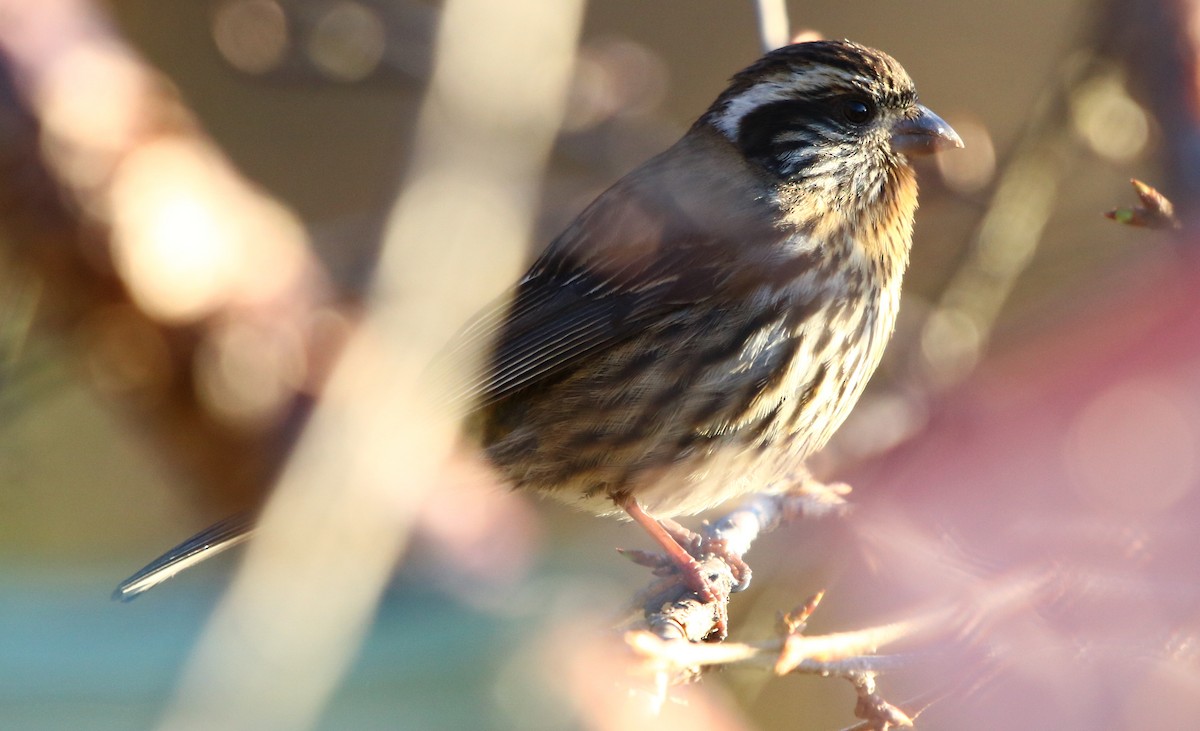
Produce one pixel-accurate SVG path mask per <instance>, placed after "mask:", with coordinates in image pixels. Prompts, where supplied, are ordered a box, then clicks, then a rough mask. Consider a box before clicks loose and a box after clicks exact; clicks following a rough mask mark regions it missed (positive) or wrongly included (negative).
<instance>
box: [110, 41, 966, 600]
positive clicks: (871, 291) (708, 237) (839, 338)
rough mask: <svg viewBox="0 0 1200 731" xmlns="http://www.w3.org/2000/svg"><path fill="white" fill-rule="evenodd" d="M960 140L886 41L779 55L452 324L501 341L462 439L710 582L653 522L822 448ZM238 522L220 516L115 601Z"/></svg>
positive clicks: (894, 306)
mask: <svg viewBox="0 0 1200 731" xmlns="http://www.w3.org/2000/svg"><path fill="white" fill-rule="evenodd" d="M961 146H962V142H961V141H960V139H959V138H958V135H956V134H955V133H954V131H953V130H952V129H951V128H950V127H949V125H947V124H946V123H945V122H943V121H942V120H941V119H940V118H939V117H938V116H937V115H935V114H934V113H933V112H931V111H930V110H929V109H927V108H925V107H923V106H921V105H920V104H918V103H917V95H916V90H915V88H914V86H913V83H912V80H911V79H910V78H909V76H908V74H907V73H906V72H905V71H904V69H903V68H901V66H900V65H899V64H898V63H897V62H896V61H895V60H893V59H892V58H891V57H890V56H888V55H886V54H884V53H882V52H880V51H876V50H873V49H870V48H866V47H864V46H860V45H858V44H855V43H850V42H846V41H818V42H813V43H800V44H795V45H791V46H786V47H783V48H780V49H778V50H775V51H772V52H771V53H768V54H767V55H766V56H764V57H763V58H762V59H761V60H759V61H758V62H757V63H755V64H753V65H752V66H750V67H749V68H747V69H745V70H744V71H742V72H741V73H739V74H737V75H736V76H734V77H733V80H732V82H731V83H730V85H729V87H728V88H727V89H726V90H725V91H724V92H722V94H721V95H720V96H719V97H718V98H717V100H716V101H715V102H713V104H712V106H711V107H709V109H708V111H706V112H705V113H704V114H703V115H702V116H701V117H700V118H699V119H698V120H697V121H696V123H695V124H693V125H692V127H691V129H689V130H688V132H687V133H686V134H685V135H684V136H683V138H682V139H680V140H679V142H677V143H676V144H675V145H673V146H672V147H671V148H669V149H668V150H666V151H665V152H663V153H661V154H660V155H658V156H657V157H655V158H653V159H651V160H649V161H648V162H646V163H645V164H643V165H642V166H641V167H639V168H638V169H636V170H634V171H633V172H631V173H629V174H628V175H626V176H625V177H624V178H622V179H621V180H620V181H618V182H617V183H616V184H615V185H614V186H613V187H611V188H610V189H608V190H607V191H606V192H605V193H603V194H602V195H601V196H600V197H599V198H597V199H596V201H595V202H593V203H592V204H591V205H590V206H589V207H588V208H587V209H586V210H585V211H584V212H583V213H582V214H580V216H579V217H578V218H577V219H576V220H575V221H574V222H573V223H572V224H571V225H570V226H569V227H568V228H567V229H566V230H565V231H564V232H563V233H562V234H561V235H559V236H558V238H556V239H555V240H554V241H553V242H552V243H551V244H550V246H549V247H548V248H547V250H546V251H545V253H544V254H542V256H541V257H540V258H539V259H538V260H537V262H536V263H535V264H534V265H533V267H532V268H531V269H530V270H529V272H528V273H527V274H526V275H525V276H524V277H523V278H522V279H521V281H520V282H519V283H518V285H517V287H516V291H515V294H514V296H513V298H512V301H511V302H510V303H506V305H505V306H503V307H501V308H499V309H497V310H496V311H495V312H491V313H486V314H484V315H482V316H481V317H480V318H479V319H478V320H477V321H476V322H474V323H473V324H472V325H469V326H468V327H467V328H466V329H465V330H464V331H463V333H462V334H461V335H460V339H459V343H460V344H473V345H477V344H479V343H481V342H482V343H486V344H487V345H488V346H489V347H490V348H491V351H490V352H491V353H492V356H491V358H490V360H489V361H488V362H487V363H486V365H485V367H484V368H483V369H482V370H481V371H480V373H479V374H478V377H477V378H476V379H474V380H472V381H471V382H469V383H468V384H466V385H465V386H464V387H463V388H462V389H461V390H460V391H459V392H457V393H456V394H454V396H453V400H455V401H457V402H458V403H460V404H469V405H470V406H469V409H470V411H471V415H470V417H469V418H468V426H469V431H470V432H471V433H472V434H473V435H474V436H475V437H476V438H477V439H478V440H479V442H480V443H481V444H482V446H483V449H484V450H485V452H486V454H487V456H488V458H489V459H490V460H491V461H492V463H493V464H494V465H495V466H496V467H497V468H498V469H499V470H500V472H501V473H502V474H503V475H505V476H506V477H507V478H508V479H509V480H510V481H511V482H512V484H513V485H514V486H516V487H517V488H520V489H526V490H533V491H537V492H539V493H543V494H547V495H551V496H553V497H555V498H557V499H560V500H563V501H566V502H568V503H571V504H574V505H578V506H580V507H582V508H585V509H587V510H591V511H593V512H596V513H600V514H611V513H622V512H624V513H627V514H628V515H629V516H630V517H632V518H633V519H634V520H636V521H637V522H638V523H639V524H641V525H642V526H643V527H644V528H646V530H647V531H649V532H650V534H651V535H652V536H653V537H654V538H655V539H656V540H657V541H658V542H659V543H660V544H661V545H662V546H663V548H664V549H665V550H666V551H667V552H668V555H669V556H671V557H672V558H673V559H674V560H675V561H676V563H677V564H678V565H679V566H680V568H681V569H682V571H683V575H684V579H685V581H686V582H687V584H688V586H689V587H690V588H692V589H694V590H696V591H698V592H701V593H708V591H709V590H708V587H707V585H706V583H705V580H704V578H703V577H702V576H700V574H699V572H698V570H697V567H696V562H695V561H694V559H692V557H691V556H690V555H689V554H688V553H687V552H686V551H685V550H684V549H682V548H681V547H680V546H679V545H678V543H676V542H675V540H674V539H673V538H672V537H671V536H670V535H669V534H668V533H667V531H666V530H664V529H663V527H662V525H661V524H660V523H659V522H658V520H657V519H656V517H657V518H665V517H669V516H675V515H683V514H694V513H698V512H701V511H703V510H706V509H708V508H712V507H714V506H716V505H718V504H720V503H722V502H724V501H726V500H728V499H730V498H732V497H735V496H738V495H741V494H744V493H747V492H752V491H756V490H762V489H765V488H768V487H772V486H774V487H776V488H778V487H780V486H781V485H780V483H781V482H782V481H785V480H786V479H787V478H788V476H789V475H790V474H792V473H794V472H795V471H796V469H797V468H798V467H799V466H800V465H801V463H802V462H803V460H804V459H805V457H807V456H808V455H810V454H811V453H812V452H814V451H815V450H817V449H820V448H821V447H822V446H823V445H824V444H825V443H826V442H827V441H828V440H829V438H830V437H831V436H832V435H833V433H834V431H835V430H836V429H837V428H838V426H840V425H841V423H842V422H843V421H844V420H845V418H846V416H847V414H848V413H849V412H850V409H851V408H852V407H853V406H854V403H855V402H856V401H857V400H858V397H859V395H860V394H861V393H862V391H863V388H864V387H865V386H866V383H867V380H868V379H869V378H870V376H871V374H872V373H873V372H874V371H875V368H876V366H878V365H879V360H880V358H881V356H882V355H883V350H884V347H885V346H886V344H887V341H888V340H889V338H890V337H891V334H892V330H893V327H894V326H895V323H896V314H897V310H898V308H899V304H900V284H901V280H902V278H903V275H904V270H905V267H906V265H907V263H908V254H909V246H910V243H911V238H912V224H913V215H914V213H915V211H916V208H917V183H916V177H915V175H914V173H913V170H912V167H911V166H910V165H909V160H908V159H909V157H910V156H913V155H924V154H928V153H933V152H937V151H939V150H943V149H946V148H950V147H961ZM448 357H453V350H452V352H451V353H450V354H449V355H448ZM653 516H656V517H653ZM250 526H251V522H250V521H249V520H248V519H237V520H235V521H234V522H226V523H224V524H219V525H218V526H214V528H213V529H210V530H209V531H206V532H205V533H203V534H201V535H200V536H197V537H196V538H194V539H192V540H190V541H188V542H186V543H184V544H182V545H181V546H179V547H178V548H176V549H174V550H172V551H171V552H168V553H167V554H166V555H164V556H163V557H162V558H160V559H159V560H158V561H156V562H155V563H153V564H151V565H150V566H148V567H146V568H145V569H143V570H142V571H141V572H139V573H138V574H135V575H134V576H133V577H131V578H130V579H128V580H127V581H126V582H125V583H123V584H122V585H121V587H120V588H118V590H117V596H119V597H120V598H130V597H132V596H134V595H136V594H138V593H140V592H141V591H144V590H145V589H147V588H149V587H150V586H153V585H154V584H156V583H158V582H159V581H161V580H163V579H165V578H167V577H169V576H171V575H173V574H174V573H176V572H177V571H179V570H181V569H182V568H183V567H185V566H186V565H190V564H192V563H195V561H197V560H199V559H200V558H202V557H204V556H205V555H208V554H210V553H212V552H215V550H219V549H220V548H223V547H225V546H226V545H229V544H231V543H232V542H236V541H237V540H239V539H240V538H242V537H244V536H245V534H246V533H247V532H248V530H249V529H250Z"/></svg>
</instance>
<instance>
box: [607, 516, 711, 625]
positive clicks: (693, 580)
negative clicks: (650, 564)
mask: <svg viewBox="0 0 1200 731" xmlns="http://www.w3.org/2000/svg"><path fill="white" fill-rule="evenodd" d="M613 502H614V503H616V504H617V506H618V507H620V508H621V509H623V510H624V511H625V512H626V513H628V514H629V517H630V518H633V520H634V522H635V523H637V524H638V525H640V526H642V529H643V530H645V531H646V532H647V533H649V534H650V537H651V538H653V539H654V541H655V542H656V543H658V545H659V546H661V547H662V549H663V551H665V552H666V554H667V558H668V559H670V561H671V563H673V564H675V567H676V568H677V569H679V573H680V575H681V576H682V577H683V583H684V586H686V587H687V588H688V589H689V590H691V591H693V592H695V593H696V594H697V595H698V596H699V597H700V598H701V599H703V600H704V601H706V602H714V601H717V598H718V596H719V592H718V591H717V589H716V587H714V585H713V582H712V580H711V579H709V577H708V576H707V575H705V573H704V570H703V569H702V568H701V567H700V562H699V561H697V560H696V557H695V556H693V555H692V554H690V553H688V551H687V549H686V548H684V547H683V546H682V545H681V544H680V542H679V540H677V539H676V538H675V536H673V535H671V533H670V532H669V531H668V530H667V529H666V528H664V527H663V524H662V523H660V522H659V521H658V520H657V519H656V518H655V517H654V516H652V515H650V514H649V513H647V512H646V511H645V510H643V509H642V506H641V505H639V504H638V502H637V500H636V499H634V498H633V496H631V495H620V496H614V497H613ZM673 525H674V526H676V527H678V524H674V523H673ZM681 537H682V536H681Z"/></svg>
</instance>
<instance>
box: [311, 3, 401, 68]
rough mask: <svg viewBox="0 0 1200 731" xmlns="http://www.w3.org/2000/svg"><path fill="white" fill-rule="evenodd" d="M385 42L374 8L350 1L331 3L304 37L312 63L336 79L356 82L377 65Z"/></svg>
mask: <svg viewBox="0 0 1200 731" xmlns="http://www.w3.org/2000/svg"><path fill="white" fill-rule="evenodd" d="M386 42H387V32H386V30H385V29H384V26H383V21H381V20H380V19H379V16H378V15H376V13H375V11H374V10H372V9H370V8H368V7H366V6H365V5H361V4H359V3H356V2H352V1H350V0H345V1H344V2H338V3H334V4H333V5H332V6H330V8H329V9H328V10H327V11H326V12H325V14H324V15H322V16H321V17H320V19H319V20H317V22H316V25H315V26H314V27H313V30H312V35H311V36H310V37H309V40H308V55H309V58H310V59H311V60H312V62H313V65H315V66H316V67H317V69H319V70H320V71H321V72H322V73H324V74H325V75H326V76H328V77H329V78H331V79H334V80H336V81H347V82H348V81H359V80H361V79H364V78H366V77H367V76H369V75H370V74H371V72H373V71H374V70H375V69H376V67H378V66H379V62H380V61H382V60H383V53H384V50H385V47H386Z"/></svg>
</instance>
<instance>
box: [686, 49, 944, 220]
mask: <svg viewBox="0 0 1200 731" xmlns="http://www.w3.org/2000/svg"><path fill="white" fill-rule="evenodd" d="M697 125H711V126H712V127H713V128H715V129H716V130H717V131H718V132H720V133H721V134H723V135H724V136H725V137H726V138H728V140H729V141H730V142H731V143H733V145H734V146H735V147H736V148H737V149H738V150H739V151H740V152H741V154H742V155H743V156H744V157H745V158H746V159H747V160H749V161H750V162H751V163H752V164H754V165H757V166H759V167H760V168H762V169H763V170H765V171H767V173H768V174H770V175H772V176H775V177H777V178H778V179H779V180H780V182H782V183H788V184H796V185H799V186H802V187H803V188H804V189H806V190H808V191H810V192H813V193H816V194H818V195H820V197H822V198H824V199H826V200H828V201H829V203H830V205H833V206H836V207H838V208H845V207H850V206H855V207H856V206H861V205H871V204H872V202H875V201H878V200H879V198H880V196H881V195H886V194H887V193H888V192H889V191H888V188H889V185H890V184H893V183H897V182H898V181H897V177H898V176H899V177H902V178H904V179H905V180H906V181H908V180H910V179H911V173H910V172H909V166H908V158H909V157H910V156H912V155H921V154H927V153H932V152H937V151H939V150H942V149H946V148H950V147H962V141H961V140H960V139H959V137H958V135H957V134H955V132H954V130H953V129H951V128H950V125H948V124H946V123H945V122H944V121H942V119H941V118H940V117H938V116H937V115H936V114H934V113H933V112H932V111H930V110H929V109H927V108H926V107H924V106H922V105H920V104H918V103H917V92H916V87H915V86H914V85H913V82H912V79H911V78H909V76H908V73H907V72H906V71H905V70H904V68H903V67H901V66H900V64H899V63H897V62H896V61H895V59H893V58H892V57H891V56H888V55H887V54H885V53H883V52H881V51H877V50H874V49H872V48H867V47H865V46H861V45H858V44H856V43H851V42H848V41H815V42H811V43H796V44H793V45H790V46H784V47H783V48H779V49H777V50H775V51H772V52H771V53H768V54H767V55H766V56H764V57H763V58H762V59H760V60H759V61H758V62H757V63H755V64H753V65H752V66H750V67H748V68H747V69H745V70H744V71H742V72H740V73H739V74H737V75H736V76H734V78H733V80H732V81H731V83H730V85H729V88H727V89H726V90H725V92H724V93H722V94H721V96H720V97H718V98H717V100H716V101H715V102H714V103H713V105H712V107H710V108H709V110H708V112H707V113H705V114H704V116H702V117H701V118H700V120H699V121H698V122H697ZM912 194H913V196H915V185H913V191H912ZM913 205H914V207H915V197H914V200H913Z"/></svg>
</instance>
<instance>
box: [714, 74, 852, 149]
mask: <svg viewBox="0 0 1200 731" xmlns="http://www.w3.org/2000/svg"><path fill="white" fill-rule="evenodd" d="M868 81H869V80H868V79H866V78H865V77H862V76H858V75H853V76H852V75H849V74H847V73H846V72H844V71H841V70H839V69H834V68H829V67H815V68H809V69H806V70H805V71H804V73H803V74H794V73H791V74H785V75H783V76H779V77H776V78H774V79H766V80H763V81H760V82H759V83H757V84H755V85H754V86H751V87H750V88H749V89H746V90H745V91H743V92H742V93H740V94H738V95H737V96H735V97H733V98H731V99H729V101H727V102H726V103H725V107H724V109H722V110H721V113H720V114H719V115H717V117H716V119H714V120H713V124H714V125H715V126H716V128H717V129H719V130H720V131H721V132H722V133H723V134H724V135H725V136H726V137H728V138H729V139H730V140H736V139H737V134H738V127H739V126H740V125H741V123H742V119H744V118H745V117H746V115H747V114H749V113H750V112H752V111H754V110H755V109H758V108H759V107H762V106H764V105H766V104H770V103H772V102H779V101H786V100H788V99H798V98H801V97H803V96H804V95H805V94H806V93H808V92H810V91H814V90H818V89H829V88H833V87H838V86H847V85H850V86H863V85H866V84H867V83H868Z"/></svg>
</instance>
